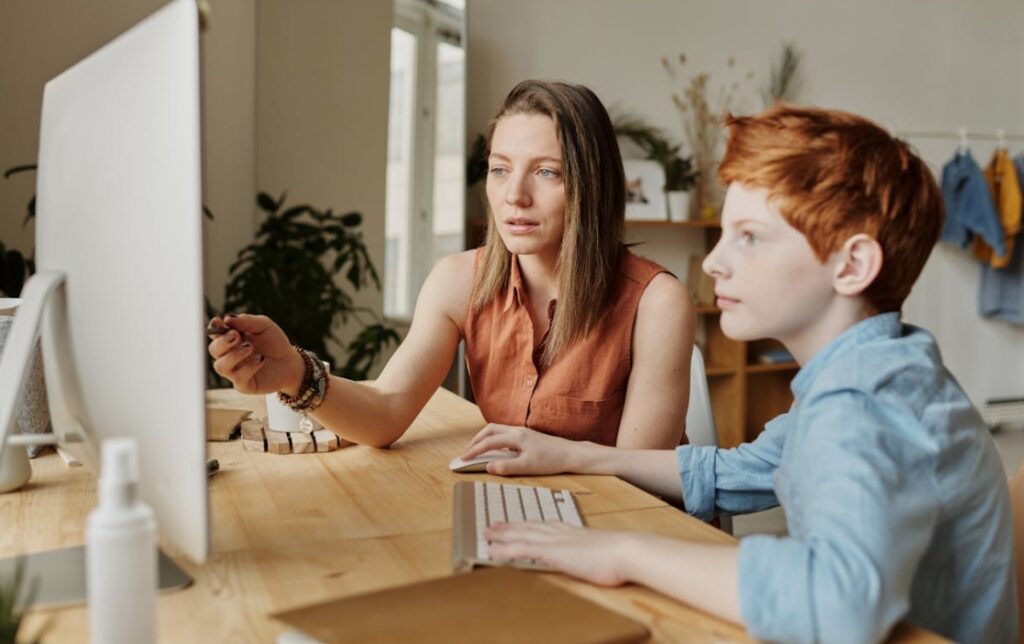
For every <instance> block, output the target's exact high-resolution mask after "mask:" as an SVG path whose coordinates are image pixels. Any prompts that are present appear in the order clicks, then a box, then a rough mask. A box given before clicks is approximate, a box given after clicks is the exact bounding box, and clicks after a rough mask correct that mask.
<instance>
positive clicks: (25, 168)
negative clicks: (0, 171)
mask: <svg viewBox="0 0 1024 644" xmlns="http://www.w3.org/2000/svg"><path fill="white" fill-rule="evenodd" d="M36 169H38V167H37V165H36V164H35V163H27V164H25V165H16V166H14V167H13V168H7V170H5V171H4V179H8V178H10V177H11V176H12V175H15V174H18V173H19V172H29V171H31V170H36Z"/></svg>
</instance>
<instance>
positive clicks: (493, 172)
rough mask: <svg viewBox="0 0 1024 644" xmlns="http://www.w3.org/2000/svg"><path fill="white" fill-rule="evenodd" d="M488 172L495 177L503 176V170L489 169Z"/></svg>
mask: <svg viewBox="0 0 1024 644" xmlns="http://www.w3.org/2000/svg"><path fill="white" fill-rule="evenodd" d="M490 172H491V174H493V175H494V176H496V177H501V176H504V175H505V168H491V170H490Z"/></svg>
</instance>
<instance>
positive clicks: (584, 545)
mask: <svg viewBox="0 0 1024 644" xmlns="http://www.w3.org/2000/svg"><path fill="white" fill-rule="evenodd" d="M484 536H485V537H486V538H487V540H488V541H490V544H491V545H490V547H489V549H488V552H489V553H490V555H491V557H493V558H495V559H536V560H538V561H542V562H544V563H545V564H547V565H548V566H551V567H552V568H554V569H556V570H560V571H561V572H564V573H566V574H568V575H572V576H573V577H578V578H579V579H582V580H584V581H588V582H590V583H592V584H597V585H599V586H621V585H622V584H624V583H626V582H627V581H629V577H628V576H627V575H626V573H625V569H626V567H627V566H628V559H629V555H628V552H627V550H628V548H629V544H630V541H631V540H633V539H635V538H638V537H639V535H634V534H631V533H629V532H607V531H603V530H591V529H589V528H577V527H575V526H570V525H566V524H564V523H539V522H528V523H498V524H495V525H493V526H491V527H490V528H488V529H487V531H486V532H485V533H484Z"/></svg>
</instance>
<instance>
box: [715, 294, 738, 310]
mask: <svg viewBox="0 0 1024 644" xmlns="http://www.w3.org/2000/svg"><path fill="white" fill-rule="evenodd" d="M739 303H740V301H739V300H737V299H736V298H734V297H729V296H728V295H723V294H721V293H715V304H716V305H717V306H718V308H720V309H730V308H732V307H734V306H736V305H737V304H739Z"/></svg>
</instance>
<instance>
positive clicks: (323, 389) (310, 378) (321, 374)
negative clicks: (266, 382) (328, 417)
mask: <svg viewBox="0 0 1024 644" xmlns="http://www.w3.org/2000/svg"><path fill="white" fill-rule="evenodd" d="M295 350H296V351H298V353H299V356H300V357H301V358H302V362H303V364H304V365H305V367H306V368H305V373H304V374H303V376H302V385H301V386H300V387H299V393H298V394H296V395H295V396H289V395H287V394H285V393H284V392H282V391H279V392H277V399H278V400H280V401H281V404H283V405H287V406H288V407H290V408H291V409H292V411H297V412H302V413H303V415H305V413H306V412H311V411H313V410H315V409H316V408H317V407H319V406H320V405H322V404H323V402H324V398H326V397H327V388H328V387H329V386H330V378H329V377H328V376H329V374H328V373H327V368H326V367H324V363H323V362H322V361H321V360H320V358H318V357H317V355H316V354H315V353H313V352H312V351H307V350H306V349H303V348H301V347H295Z"/></svg>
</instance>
